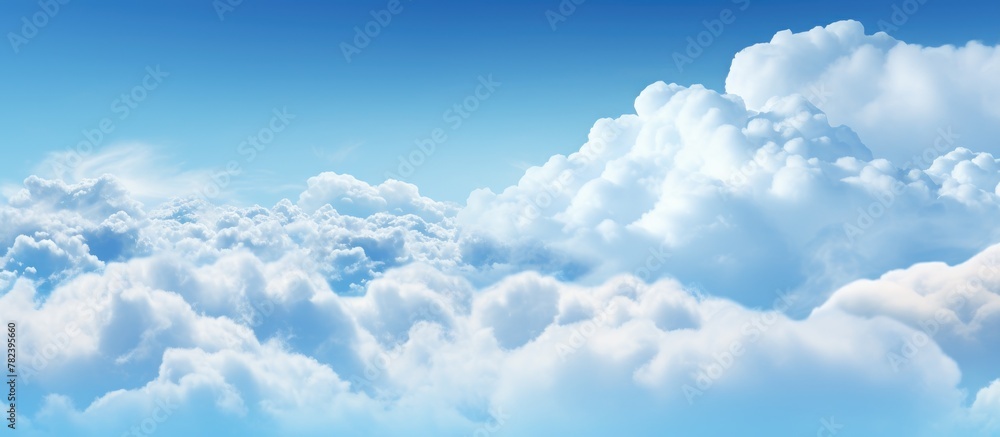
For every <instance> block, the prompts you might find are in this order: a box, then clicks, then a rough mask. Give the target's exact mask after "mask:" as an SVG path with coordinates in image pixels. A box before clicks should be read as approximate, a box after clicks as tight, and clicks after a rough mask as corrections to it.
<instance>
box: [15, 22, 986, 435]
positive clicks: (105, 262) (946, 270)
mask: <svg viewBox="0 0 1000 437" xmlns="http://www.w3.org/2000/svg"><path fill="white" fill-rule="evenodd" d="M990 50H992V49H987V48H983V47H981V46H978V45H976V44H970V45H969V46H966V47H965V48H962V49H955V48H920V47H913V46H909V45H906V44H905V43H902V42H898V41H895V40H893V39H891V38H889V37H888V36H885V35H875V36H866V35H864V33H863V30H861V29H860V27H859V25H857V24H856V23H852V22H841V23H835V24H832V25H830V26H827V27H826V28H817V29H814V30H812V31H810V32H807V33H803V34H791V33H779V34H778V35H776V36H775V38H774V39H773V40H772V41H771V43H769V44H765V45H758V46H754V47H751V48H748V49H747V50H745V51H744V52H741V54H739V55H738V56H737V58H736V59H735V60H734V65H733V70H732V72H731V73H730V80H729V81H728V82H727V90H728V91H729V92H730V93H732V94H720V93H717V92H714V91H711V90H707V89H705V88H703V87H701V86H697V85H696V86H691V87H684V86H679V85H676V84H665V83H655V84H652V85H650V86H649V87H647V88H646V89H645V90H643V91H642V93H641V94H640V95H639V96H638V98H637V99H636V102H635V113H634V114H626V115H623V116H621V117H618V118H615V119H603V120H599V121H598V122H597V123H595V125H594V127H593V128H592V130H591V132H590V136H589V139H588V141H587V142H586V143H585V144H583V145H582V146H581V148H580V150H579V151H578V152H576V153H573V154H570V155H569V156H562V155H557V156H553V157H552V158H550V159H549V160H548V161H547V162H546V163H544V164H543V165H541V166H538V167H533V168H530V169H528V170H527V171H526V172H525V175H524V177H523V178H521V180H520V181H519V182H518V183H517V184H516V185H514V186H511V187H508V188H506V189H505V190H503V191H501V192H500V193H494V192H491V191H489V190H478V191H476V192H473V193H472V194H471V195H470V196H469V199H468V201H467V202H466V204H465V205H454V204H449V203H446V202H438V201H435V200H433V199H429V198H426V197H424V196H422V195H420V193H419V191H418V189H417V187H415V186H413V185H411V184H407V183H404V182H399V181H393V180H390V181H386V182H383V183H381V184H378V185H371V184H369V183H366V182H364V181H360V180H358V179H356V178H354V177H352V176H350V175H345V174H336V173H323V174H320V175H317V176H315V177H313V178H310V179H309V180H308V181H307V188H306V190H305V191H303V192H302V193H301V194H300V195H299V197H298V198H297V199H295V200H294V201H293V200H283V201H281V202H279V203H277V204H276V205H274V206H272V207H262V206H250V207H237V206H226V205H215V204H213V203H210V202H207V201H205V200H204V199H200V198H197V197H193V196H182V197H176V198H172V199H170V200H167V201H164V202H157V203H155V204H153V203H152V202H151V200H150V199H153V198H156V197H157V193H160V192H161V191H160V190H159V189H158V188H157V187H149V186H147V185H146V184H145V183H142V184H139V186H137V187H133V185H136V184H137V182H135V181H134V180H133V179H132V178H130V177H118V176H116V175H113V174H107V175H97V176H99V177H89V178H88V177H71V178H67V180H62V179H45V178H41V177H30V178H28V179H27V180H25V181H24V183H23V185H22V186H21V187H20V188H18V189H17V190H14V191H12V192H11V193H10V195H9V196H8V198H7V200H6V202H5V203H3V204H0V222H2V223H3V226H2V227H0V243H2V246H3V251H2V252H0V255H2V258H0V318H2V319H3V320H18V321H19V332H20V337H19V342H20V343H19V345H20V346H19V347H20V349H19V354H20V360H19V362H20V363H21V367H22V377H23V378H24V381H23V389H22V391H21V393H22V395H21V400H20V401H19V405H20V408H21V410H20V411H22V415H21V416H20V421H19V425H20V426H21V430H20V431H23V432H24V433H25V434H26V435H40V436H41V435H51V436H61V435H94V436H98V435H100V436H104V435H151V434H154V433H161V435H177V434H181V433H189V434H199V433H204V430H205V429H210V430H214V431H215V432H216V433H218V434H221V435H259V434H264V435H328V434H329V433H331V432H333V433H336V434H339V435H359V436H360V435H365V436H370V435H414V434H420V435H475V436H488V435H554V434H575V435H662V433H663V432H671V433H677V434H702V435H715V434H723V433H735V432H745V431H746V430H747V429H753V430H757V429H761V430H769V431H770V432H771V433H772V434H778V435H785V434H793V433H794V434H800V433H801V434H810V433H817V432H818V430H824V429H825V430H826V431H827V432H829V431H831V430H833V431H838V432H839V430H841V429H842V430H844V432H845V433H850V434H854V435H886V434H899V435H946V434H952V435H968V434H984V433H1000V428H998V427H1000V423H998V422H997V420H996V417H998V416H1000V379H998V378H1000V375H998V374H997V373H996V370H995V363H996V362H997V359H998V358H1000V357H998V355H997V352H996V349H997V348H996V346H997V344H998V341H1000V338H998V337H997V332H1000V331H998V328H1000V296H998V292H1000V246H998V245H994V244H996V243H997V242H998V241H1000V238H997V237H998V235H997V228H996V225H995V223H996V221H995V220H994V217H995V216H996V214H997V212H998V211H997V209H998V197H997V196H998V194H1000V191H998V183H1000V171H998V170H1000V162H998V160H997V158H995V157H994V154H991V153H989V152H997V151H995V150H991V149H990V148H989V145H983V146H982V147H981V148H978V149H977V148H973V147H972V146H973V144H975V142H972V143H969V142H961V143H959V142H956V141H950V139H954V135H953V134H952V133H950V131H948V130H947V129H948V126H955V127H956V129H961V130H962V132H963V133H962V134H961V135H963V137H962V138H963V139H966V138H972V139H974V138H976V137H975V135H980V134H981V135H987V134H988V129H989V128H988V127H983V128H982V129H981V130H980V131H978V132H979V133H978V134H976V133H974V132H973V130H972V129H970V128H968V126H972V124H971V123H973V121H975V122H982V121H984V120H987V119H988V118H989V117H992V116H993V115H991V114H992V113H991V112H990V107H989V105H990V103H988V102H986V101H983V102H979V101H978V100H969V99H973V94H972V91H968V92H966V91H963V90H964V89H959V90H958V91H957V92H955V93H947V94H944V93H945V92H944V91H934V92H935V93H937V92H940V93H942V94H941V96H945V95H947V96H948V98H949V99H952V98H953V99H957V100H956V102H958V101H964V100H962V99H965V100H968V101H969V102H979V103H981V104H982V106H975V105H973V106H971V107H972V108H973V109H969V111H971V112H974V113H975V114H973V115H971V116H970V117H973V118H971V119H966V118H961V117H959V118H961V120H962V121H963V123H965V122H968V123H970V124H968V126H967V125H966V124H962V123H959V122H952V121H950V120H948V119H945V118H941V114H947V115H949V116H951V115H954V116H956V117H958V116H959V115H961V114H960V113H958V112H955V111H952V109H953V108H951V107H949V106H947V105H945V106H944V107H937V106H935V108H936V109H935V110H933V111H930V110H927V107H926V106H925V105H921V104H917V103H919V102H915V103H914V104H912V105H906V106H900V107H896V108H894V110H893V111H889V112H891V114H890V115H891V117H893V118H892V119H891V120H890V119H889V118H885V119H883V120H881V121H879V120H878V117H890V115H886V114H887V112H886V111H884V109H886V106H885V105H889V104H890V103H892V104H896V103H899V101H897V100H895V99H896V98H897V97H898V96H897V95H896V94H893V93H892V92H889V91H891V89H889V88H885V89H883V88H878V87H882V86H887V85H885V84H888V83H895V82H892V81H893V80H898V79H899V78H898V77H895V76H891V74H890V73H892V72H894V71H896V70H897V69H898V68H900V67H899V65H897V63H901V64H900V65H909V66H911V67H912V68H914V69H916V71H921V72H925V74H924V75H917V76H916V77H918V78H926V79H927V82H926V83H924V82H920V84H922V85H920V86H918V87H917V88H918V89H923V88H921V87H927V88H933V89H935V90H937V89H942V88H935V87H942V86H944V85H946V83H945V82H941V81H943V80H952V81H954V82H955V83H961V84H963V85H962V86H970V87H971V85H966V84H968V83H974V81H975V80H977V79H982V77H981V76H979V75H980V70H977V69H974V68H971V67H970V65H987V66H989V65H992V64H990V62H994V61H991V60H990V59H993V58H992V57H991V56H993V55H992V54H991V53H992V52H991V51H990ZM940 56H949V57H954V59H958V60H961V62H965V63H964V64H963V63H959V64H957V65H959V66H958V67H947V68H946V71H943V72H942V71H939V70H940V68H944V67H940V66H939V65H938V64H939V62H938V61H935V59H937V58H935V57H940ZM865 62H868V63H867V64H866V63H865ZM870 65H881V66H880V67H879V69H877V70H878V71H881V72H883V73H885V74H886V76H884V77H883V76H879V75H877V74H876V75H875V76H873V77H876V79H874V81H875V82H877V83H876V84H875V85H872V84H869V83H867V82H865V85H866V86H869V85H870V86H873V87H875V88H873V89H883V91H884V92H881V93H869V94H864V93H861V92H860V91H858V92H857V94H851V93H848V92H837V93H834V95H833V97H829V98H827V100H825V101H815V99H814V98H811V96H808V95H803V94H802V90H803V89H805V88H803V87H806V88H808V87H810V86H813V85H815V84H816V83H817V81H818V80H823V81H827V82H825V83H829V84H831V86H835V85H836V86H839V85H838V84H846V83H848V82H850V81H852V80H857V79H858V78H860V77H866V78H867V77H869V76H867V75H868V74H869V73H871V74H874V73H873V70H871V68H869V67H870ZM987 68H988V67H987ZM751 72H752V73H751ZM861 74H864V75H865V76H861ZM893 74H894V73H893ZM866 80H867V79H866ZM883 80H884V82H883ZM911 85H913V86H917V85H914V84H911ZM892 86H896V85H892ZM983 86H984V87H985V88H986V91H984V92H987V93H988V92H991V91H990V90H989V89H988V88H989V87H990V86H992V85H989V83H986V84H984V85H983ZM944 89H947V88H944ZM886 90H888V91H886ZM840 91H844V90H840ZM935 95H936V94H935ZM859 96H866V97H865V98H869V99H870V100H864V99H861V97H859ZM924 97H926V96H924ZM932 97H933V96H932ZM975 98H976V99H978V98H979V97H978V95H976V96H975ZM932 100H933V99H932ZM979 103H977V104H979ZM956 104H957V103H956ZM869 107H870V108H876V109H871V111H873V112H868V113H865V112H864V110H863V109H864V108H869ZM956 111H957V110H956ZM827 114H829V118H828V115H827ZM862 114H867V115H862ZM994 115H995V114H994ZM852 117H853V118H852ZM975 117H979V118H975ZM855 118H856V119H855ZM931 119H933V120H934V121H940V122H941V123H938V124H937V125H941V126H945V127H942V129H943V130H942V131H941V132H938V131H936V130H935V131H934V132H938V135H940V136H941V138H945V139H942V140H941V141H939V142H938V143H934V142H933V141H932V142H931V143H930V148H927V147H926V146H924V145H922V144H919V143H918V142H915V141H911V140H912V138H910V137H909V136H912V135H916V134H914V133H913V132H912V129H908V128H907V126H908V125H911V124H913V123H917V122H921V121H926V120H931ZM893 120H895V121H893ZM969 120H973V121H969ZM976 120H978V121H976ZM876 122H877V123H882V124H881V125H879V126H881V128H879V129H878V132H880V134H879V135H881V136H873V134H872V133H871V132H874V131H872V130H871V129H873V128H872V126H874V125H873V124H871V123H876ZM842 123H846V126H845V125H841V124H842ZM855 123H857V125H856V124H855ZM894 123H895V124H894ZM848 126H849V127H848ZM854 129H857V131H855V130H854ZM935 129H936V128H935ZM855 132H859V134H856V133H855ZM919 135H923V134H919ZM915 144H917V145H915ZM868 146H871V148H869V147H868ZM927 150H929V151H930V152H927V153H929V156H928V158H927V159H925V160H921V161H919V162H916V161H911V162H905V161H903V162H901V161H899V160H897V159H895V158H894V157H893V153H895V152H899V151H905V152H907V153H910V152H913V153H921V154H922V153H924V152H925V151H927ZM982 150H985V152H983V151H982ZM873 151H874V153H873ZM905 155H906V154H905V153H904V154H903V155H901V156H904V157H905ZM883 157H888V158H889V159H885V158H883ZM102 159H103V158H102ZM101 162H105V161H103V160H102V161H101ZM105 167H106V166H104V167H99V168H105ZM87 168H92V167H87ZM93 168H98V167H93ZM133 190H134V191H133ZM147 204H149V205H147ZM81 375H86V377H85V378H83V377H81ZM720 416H722V417H725V418H726V420H719V418H720Z"/></svg>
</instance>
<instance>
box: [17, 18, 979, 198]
mask: <svg viewBox="0 0 1000 437" xmlns="http://www.w3.org/2000/svg"><path fill="white" fill-rule="evenodd" d="M898 3H899V2H898V1H895V0H874V1H844V2H830V1H803V2H777V1H762V0H752V1H751V3H750V7H749V8H748V9H747V10H746V11H737V18H736V21H735V22H734V23H733V24H730V25H728V26H727V27H726V29H725V31H724V33H723V34H722V35H721V36H720V37H719V38H718V40H717V41H716V42H714V43H713V44H712V45H710V46H709V47H708V48H707V49H706V50H705V52H704V54H703V55H702V56H701V57H700V58H698V59H696V60H695V62H694V64H692V65H688V66H687V68H685V70H684V71H683V72H679V71H678V70H677V69H676V68H675V66H674V62H673V60H672V59H671V54H672V53H673V52H675V51H682V50H683V49H684V47H685V45H686V41H685V39H686V38H687V37H689V36H695V35H696V34H697V33H698V32H699V31H701V30H703V27H702V20H706V19H712V18H714V17H717V16H718V14H719V11H721V10H722V9H724V8H733V7H734V5H733V3H732V2H730V1H728V0H726V1H722V0H720V1H714V2H682V1H628V2H621V1H609V0H589V1H586V2H584V3H583V4H581V5H579V6H578V8H577V10H576V11H575V12H574V13H573V14H572V15H570V16H569V17H567V18H568V19H567V20H566V21H565V22H562V23H559V25H558V27H557V29H556V31H553V30H552V29H551V28H550V26H549V23H548V21H547V20H546V17H545V11H546V10H548V9H553V10H554V9H556V8H557V7H558V4H559V2H557V1H554V0H553V1H548V2H527V1H504V2H494V1H471V2H459V1H449V2H420V1H417V2H410V1H404V8H403V11H402V12H401V13H400V14H399V15H397V16H395V17H394V18H393V19H392V21H391V23H390V24H389V25H388V26H387V27H386V28H385V29H384V30H383V31H382V33H381V34H380V35H378V36H377V37H376V38H375V39H374V40H373V41H372V43H371V44H370V45H369V46H368V47H367V48H365V49H364V50H363V51H362V53H361V54H359V55H357V56H356V57H355V58H354V59H353V62H350V63H348V62H346V61H345V59H344V57H343V56H342V55H341V51H340V49H339V44H340V43H341V42H344V41H350V40H351V39H352V38H353V37H354V27H355V26H363V25H364V24H365V23H366V22H367V21H369V20H370V19H371V17H370V16H369V11H370V10H372V9H381V8H384V7H385V5H386V1H382V0H378V1H357V2H349V3H348V2H319V1H315V2H295V3H288V2H278V1H244V2H243V3H242V4H241V5H239V6H237V7H236V8H235V10H234V11H232V12H229V13H227V14H226V15H225V20H223V21H220V19H219V17H218V15H217V14H216V11H215V9H214V8H213V3H212V2H211V1H208V0H201V1H176V2H141V3H137V2H125V1H106V2H100V3H84V2H70V3H69V4H67V5H64V6H62V8H61V10H60V11H59V13H58V14H56V16H54V17H53V18H52V19H51V20H50V22H49V23H48V24H47V25H46V26H45V27H44V28H42V29H41V30H40V31H39V34H38V36H37V37H35V38H33V39H31V40H30V42H29V43H28V44H27V45H25V46H22V47H20V51H19V53H17V54H15V53H14V50H13V49H12V48H11V47H10V46H9V45H8V46H5V48H4V50H0V53H2V54H0V59H2V61H0V62H2V65H3V68H0V99H3V101H4V102H6V103H7V104H5V105H3V106H2V107H0V119H3V120H5V122H4V129H3V133H4V138H3V143H4V149H5V151H6V152H7V153H5V158H4V160H3V161H0V178H2V182H3V183H15V184H17V183H19V182H20V181H21V180H22V179H23V178H25V177H26V176H28V175H29V174H32V173H33V172H34V170H36V166H37V165H38V163H39V162H41V161H42V159H43V157H44V155H45V154H47V153H49V152H52V151H56V150H65V149H66V148H68V147H72V146H73V145H74V144H76V143H77V142H79V141H80V140H81V139H82V135H81V131H82V130H83V129H92V128H95V127H96V126H97V122H98V120H100V119H101V118H102V117H106V116H110V115H112V113H111V111H110V105H111V102H112V101H113V100H115V99H116V98H117V96H118V95H120V94H121V93H123V92H126V91H128V90H129V89H131V88H132V87H133V86H135V85H136V84H138V83H139V82H140V80H141V79H142V77H143V75H144V69H145V67H146V66H150V65H160V66H161V67H162V69H163V70H164V71H167V72H169V73H170V77H169V78H168V79H167V80H166V81H165V82H164V84H163V86H162V87H161V88H159V89H157V90H155V91H154V92H152V93H151V94H150V97H149V98H148V99H147V100H146V101H145V102H143V103H142V104H141V105H140V106H139V107H138V108H136V111H135V112H134V113H133V114H132V115H131V116H130V117H129V118H128V119H126V120H123V121H121V122H119V123H117V125H116V130H115V131H114V132H113V133H112V134H111V135H109V136H108V137H107V138H105V139H104V140H103V142H102V146H101V147H102V148H103V147H106V146H108V145H110V144H115V143H120V142H140V143H145V144H149V145H152V146H154V147H155V148H156V149H157V150H158V151H159V152H161V153H162V154H163V155H164V159H165V162H169V163H172V164H177V165H180V166H181V168H183V169H189V170H191V169H205V168H213V169H220V168H222V167H223V166H224V165H225V164H226V163H227V162H228V161H230V160H232V159H235V158H239V155H238V154H237V152H236V147H237V145H238V144H239V143H240V141H242V140H243V139H244V138H245V137H246V136H247V135H248V134H250V133H253V132H256V131H257V130H258V129H259V128H261V127H263V126H264V125H265V124H266V123H267V121H268V120H269V118H270V113H271V110H272V109H273V108H276V107H278V108H281V107H287V108H288V110H289V111H290V112H292V113H294V114H296V115H297V118H296V120H295V121H294V122H293V123H292V125H291V126H290V127H289V129H287V130H286V131H285V132H282V133H281V134H280V135H279V136H278V138H277V139H276V140H275V142H274V143H272V144H271V145H270V146H269V148H268V149H267V150H266V151H264V152H263V154H262V155H261V158H262V159H259V160H255V161H254V162H253V163H251V164H249V165H247V166H246V167H245V168H246V169H247V170H248V173H246V176H245V178H246V181H250V182H251V183H250V186H251V188H252V189H251V190H244V192H239V193H233V194H234V195H236V196H237V197H238V198H239V199H240V200H241V201H242V202H243V203H246V202H257V203H261V204H265V205H268V204H273V203H274V202H275V201H277V200H279V199H281V198H283V197H290V196H294V195H296V194H297V193H298V192H300V191H301V189H302V187H303V186H304V184H305V180H306V178H308V177H309V176H312V175H315V174H318V173H320V172H323V171H336V172H341V173H350V174H353V175H355V176H357V177H358V178H360V179H363V180H366V181H368V182H372V183H377V182H381V181H382V180H384V179H385V175H386V172H388V171H393V170H395V169H396V166H397V164H398V159H397V156H398V155H400V154H402V153H406V152H408V151H410V150H412V147H413V144H414V140H416V139H418V138H425V137H427V136H429V134H430V132H431V131H432V130H433V129H434V128H438V127H442V128H447V127H448V124H447V123H445V122H444V121H443V120H442V113H443V112H444V111H445V110H447V109H448V108H450V107H451V106H452V105H453V104H454V103H456V102H459V101H461V100H462V99H463V98H464V97H466V96H467V95H469V94H471V93H472V92H473V91H474V90H475V86H476V84H477V77H478V76H480V75H488V74H492V75H493V77H494V78H495V80H497V81H499V82H501V83H502V86H501V88H500V89H499V90H498V91H497V92H496V94H494V95H493V96H492V97H491V98H490V99H489V100H488V101H486V102H484V104H483V106H482V107H481V109H480V110H478V111H477V112H476V113H474V114H473V115H472V117H471V118H470V119H469V120H468V121H467V122H466V123H464V124H463V125H462V126H461V128H459V129H457V130H455V131H451V130H450V129H448V130H449V138H448V140H447V142H445V143H444V144H443V145H442V146H441V147H440V148H439V149H438V151H437V152H436V153H435V154H434V156H433V157H431V159H429V160H428V161H427V163H426V164H425V165H423V166H422V167H420V168H419V169H418V171H417V172H416V173H415V174H413V175H412V176H411V177H409V178H406V180H407V181H408V182H412V183H415V184H416V185H418V186H419V187H420V189H421V190H422V193H424V194H425V195H428V196H430V197H432V198H436V199H440V200H450V201H458V202H462V201H464V200H465V198H466V196H467V195H468V193H469V192H470V191H471V190H472V189H474V188H477V187H490V188H493V189H494V190H496V189H500V188H502V187H504V186H507V185H510V184H512V183H514V182H515V181H516V180H517V178H518V177H519V176H520V175H521V174H522V172H523V168H524V167H525V166H527V165H538V164H540V163H542V162H544V160H545V159H547V158H548V157H549V156H550V155H552V154H555V153H567V152H570V151H573V150H575V149H576V148H578V147H579V145H580V144H581V143H583V142H584V140H585V138H586V134H587V132H588V130H589V128H590V126H591V125H592V124H593V122H594V121H595V120H596V119H598V118H600V117H608V116H617V115H619V114H621V113H625V112H631V108H632V104H633V99H634V98H635V96H636V95H637V94H638V92H639V91H641V90H642V89H643V88H644V87H645V86H647V85H649V84H650V83H652V82H654V81H657V80H663V81H666V82H668V83H669V82H677V83H679V84H683V85H690V84H694V83H702V84H704V85H705V86H706V87H708V88H711V89H715V90H722V89H723V80H724V79H725V74H726V72H727V71H728V65H729V63H730V61H731V60H732V58H733V55H734V53H736V52H737V51H738V50H739V49H741V48H743V47H747V46H749V45H751V44H754V43H757V42H764V41H768V40H769V39H770V38H771V36H772V35H773V34H774V33H775V32H777V31H779V30H782V29H788V28H790V29H792V30H793V31H804V30H807V29H809V28H811V27H813V26H817V25H826V24H829V23H831V22H833V21H837V20H841V19H848V18H850V19H855V20H858V21H861V22H862V23H863V24H864V25H865V27H866V28H867V29H869V30H871V29H875V28H877V25H876V23H877V22H878V21H879V20H880V19H887V18H888V17H889V16H890V15H891V13H892V5H893V4H898ZM963 3H965V4H969V5H971V4H972V3H967V2H947V3H946V2H940V1H929V2H927V3H926V4H924V5H923V6H921V10H920V11H919V12H918V13H917V14H915V15H913V16H912V17H911V18H910V20H909V22H907V23H906V25H904V26H902V27H901V28H900V29H899V30H898V31H897V32H894V33H893V36H895V37H897V38H901V39H905V40H907V41H909V42H911V43H919V44H927V45H940V44H947V43H951V44H964V43H965V42H966V41H968V40H971V39H983V38H984V37H986V40H985V41H984V42H985V43H987V44H993V43H996V41H997V38H996V36H997V27H996V23H995V19H994V18H993V17H991V16H990V14H986V13H982V12H983V11H980V10H978V8H979V7H978V6H975V7H974V6H963ZM38 10H39V6H38V4H37V3H36V2H33V1H16V2H13V1H12V2H3V4H2V5H0V17H2V20H0V26H2V29H3V30H4V32H5V33H7V32H15V33H16V32H19V31H20V29H21V25H22V22H21V17H22V16H30V15H31V14H34V13H35V12H37V11H38ZM443 175H447V177H443ZM241 186H243V185H241Z"/></svg>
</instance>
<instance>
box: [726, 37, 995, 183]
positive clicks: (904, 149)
mask: <svg viewBox="0 0 1000 437" xmlns="http://www.w3.org/2000/svg"><path fill="white" fill-rule="evenodd" d="M998 72H1000V47H992V46H986V45H983V44H982V43H980V42H976V41H972V42H969V43H968V44H966V45H964V46H961V47H955V46H951V45H946V46H941V47H925V46H921V45H919V44H912V43H906V42H904V41H899V40H896V39H894V38H892V37H890V36H889V35H886V34H885V33H882V32H878V33H875V34H874V35H866V34H865V29H864V28H863V27H862V25H861V23H858V22H856V21H840V22H836V23H833V24H830V25H828V26H826V27H816V28H813V29H811V30H809V31H807V32H801V33H792V32H790V31H787V30H786V31H782V32H778V33H777V34H775V35H774V38H772V39H771V41H770V42H767V43H762V44H757V45H754V46H751V47H748V48H746V49H743V50H742V51H741V52H740V53H737V54H736V57H735V59H734V60H733V64H732V69H731V70H730V72H729V76H728V77H727V78H726V91H727V92H730V93H734V94H738V95H740V96H741V97H743V98H744V99H745V100H746V102H747V106H748V107H750V108H752V109H760V108H762V107H764V106H765V104H766V103H767V101H768V100H770V99H772V98H774V97H776V96H787V95H791V94H796V93H797V94H801V95H803V96H806V97H807V98H809V99H810V100H811V101H813V102H814V103H815V104H816V105H817V106H818V107H819V108H820V109H822V110H823V111H824V112H826V113H827V114H828V115H829V117H830V120H831V122H833V123H835V124H846V125H848V126H850V127H851V128H852V129H854V130H855V131H856V132H858V134H859V135H860V136H861V139H862V140H863V141H864V142H865V144H867V145H868V146H869V147H870V148H871V149H872V151H873V152H874V153H875V156H877V157H885V158H889V159H891V160H892V161H893V162H894V163H895V164H896V165H898V166H900V167H906V166H907V165H906V163H908V162H911V161H913V158H914V157H915V156H916V157H919V156H920V155H922V154H923V153H925V152H926V153H929V154H931V155H934V154H940V153H941V152H946V151H948V150H951V149H953V148H954V147H955V146H958V145H961V146H965V147H968V148H971V149H974V150H980V151H985V152H990V153H992V154H993V155H997V154H998V153H1000V143H998V142H997V141H996V138H997V136H998V135H1000V127H998V126H1000V123H998V121H1000V103H998V102H1000V79H998V78H1000V74H998ZM940 145H945V147H946V148H945V149H944V150H937V151H935V146H940ZM931 159H933V157H932V158H931ZM916 161H918V162H917V163H916V164H915V165H913V166H914V167H917V168H920V167H921V164H920V161H929V160H926V159H925V158H918V159H917V160H916Z"/></svg>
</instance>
